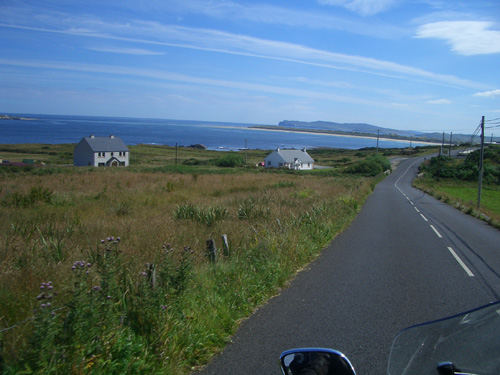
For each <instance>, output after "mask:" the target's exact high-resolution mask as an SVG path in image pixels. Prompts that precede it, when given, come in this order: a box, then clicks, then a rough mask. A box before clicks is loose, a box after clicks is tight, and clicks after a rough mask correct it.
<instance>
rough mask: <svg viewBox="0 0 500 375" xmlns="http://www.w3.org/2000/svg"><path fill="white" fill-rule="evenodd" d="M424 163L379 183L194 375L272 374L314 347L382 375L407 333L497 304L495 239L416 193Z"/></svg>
mask: <svg viewBox="0 0 500 375" xmlns="http://www.w3.org/2000/svg"><path fill="white" fill-rule="evenodd" d="M422 160H423V158H422V157H420V158H411V159H407V160H404V161H402V162H401V163H400V164H399V165H398V168H397V169H396V170H395V171H394V173H392V174H391V175H389V176H388V177H387V178H385V180H384V181H382V182H381V183H379V184H378V185H377V187H376V188H375V190H374V192H373V194H372V195H371V196H370V197H369V198H368V199H367V201H366V203H365V204H364V206H363V208H362V210H361V211H360V213H359V214H358V216H357V218H356V219H355V220H354V222H353V224H352V225H351V226H350V227H349V228H348V229H347V230H346V231H344V233H342V234H341V235H339V236H338V237H337V238H335V240H334V241H333V242H332V243H331V244H330V245H329V246H328V248H326V249H325V251H324V252H323V253H322V254H321V256H320V257H319V258H318V259H317V260H316V261H315V262H313V263H312V264H311V265H310V267H309V268H308V269H307V270H305V271H303V272H301V273H299V274H298V275H297V277H296V278H295V279H294V280H293V281H292V283H291V285H290V287H289V288H287V289H285V290H284V291H283V292H282V293H281V294H280V295H279V296H278V297H275V298H273V299H272V300H271V301H269V303H267V304H266V305H265V306H263V307H261V308H260V309H258V310H257V311H256V312H255V313H254V314H253V315H252V316H251V317H250V318H249V319H247V320H246V321H244V322H243V323H242V325H241V327H240V328H239V330H238V332H237V333H236V334H235V335H234V336H233V338H232V343H231V344H230V345H228V346H227V348H226V349H225V350H224V351H223V353H222V354H221V355H220V356H217V357H216V358H214V359H213V361H212V362H211V363H210V364H209V365H208V366H207V367H206V368H205V369H203V371H202V372H201V373H202V374H204V375H212V374H217V375H222V374H241V375H245V374H279V373H280V370H279V367H278V360H277V359H278V356H279V354H280V353H281V352H282V351H284V350H286V349H289V348H293V347H310V346H319V347H330V348H335V349H337V350H340V351H342V352H344V353H345V354H346V355H347V356H348V357H349V358H350V359H351V361H352V362H353V364H354V366H355V368H356V371H357V373H358V374H385V373H386V367H387V360H388V357H389V351H390V347H391V343H392V340H393V338H394V336H395V335H396V334H397V332H399V331H400V330H401V329H403V328H404V327H406V326H409V325H412V324H416V323H420V322H424V321H428V320H432V319H437V318H441V317H444V316H447V315H451V314H455V313H458V312H460V311H464V310H467V309H470V308H473V307H476V306H479V305H482V304H486V303H488V302H490V301H493V300H495V299H498V298H499V296H500V251H499V250H500V248H499V247H500V231H498V230H495V229H494V228H492V227H490V226H488V225H487V224H485V223H483V222H481V221H479V220H477V219H474V218H472V217H469V216H467V215H465V214H463V213H461V212H459V211H458V210H455V209H453V208H451V207H449V206H448V205H446V204H444V203H442V202H439V201H437V200H435V199H434V198H432V197H430V196H428V195H426V194H424V193H422V192H421V191H419V190H417V189H414V188H413V187H412V186H411V181H412V180H413V178H415V176H416V171H417V168H418V164H419V163H420V162H421V161H422ZM450 249H451V250H450Z"/></svg>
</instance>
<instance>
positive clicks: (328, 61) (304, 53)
mask: <svg viewBox="0 0 500 375" xmlns="http://www.w3.org/2000/svg"><path fill="white" fill-rule="evenodd" d="M37 19H38V24H37V25H31V24H29V25H16V24H8V23H0V27H11V28H20V29H25V30H33V31H43V32H50V33H60V34H67V35H75V36H81V37H89V38H99V39H108V40H118V41H121V42H127V41H128V42H134V43H142V44H144V45H157V46H161V45H163V46H170V47H179V48H188V49H196V50H204V51H211V52H218V53H224V54H232V55H241V56H251V57H257V58H262V59H268V60H281V61H287V62H294V63H297V64H305V65H312V66H319V67H323V68H328V69H337V70H349V71H356V72H363V73H368V74H375V75H382V76H386V77H392V78H398V79H405V80H408V79H412V80H418V81H426V82H428V83H432V84H440V85H444V86H453V87H466V88H474V89H487V88H488V87H485V85H484V84H479V83H477V82H473V81H470V80H465V79H461V78H459V77H455V76H452V75H447V74H439V73H433V72H430V71H427V70H423V69H419V68H414V67H411V66H407V65H401V64H398V63H394V62H390V61H384V60H379V59H373V58H369V57H363V56H355V55H347V54H342V53H337V52H332V51H326V50H320V49H315V48H311V47H307V46H304V45H300V44H295V43H288V42H281V41H276V40H269V39H262V38H256V37H251V36H246V35H241V34H234V33H229V32H224V31H219V30H213V29H203V28H192V27H183V26H177V25H169V24H162V23H158V22H153V21H133V22H128V23H126V24H121V23H109V22H105V21H103V20H101V19H97V18H96V19H93V18H83V17H82V18H75V17H72V16H71V17H70V19H65V18H64V17H60V15H57V17H56V16H51V15H44V16H43V17H42V16H41V17H39V18H37ZM40 20H42V21H40Z"/></svg>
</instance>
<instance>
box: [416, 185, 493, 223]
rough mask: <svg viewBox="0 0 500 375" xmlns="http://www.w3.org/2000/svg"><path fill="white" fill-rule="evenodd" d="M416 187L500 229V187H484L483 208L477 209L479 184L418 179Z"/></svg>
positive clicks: (482, 194) (482, 195)
mask: <svg viewBox="0 0 500 375" xmlns="http://www.w3.org/2000/svg"><path fill="white" fill-rule="evenodd" d="M414 185H415V187H418V188H419V189H421V190H424V191H426V192H427V193H429V194H431V195H433V196H435V197H436V198H438V199H440V200H442V201H444V202H446V203H448V204H450V205H452V206H455V207H456V208H458V209H460V210H462V211H464V212H466V213H468V214H470V215H473V216H476V217H480V218H482V219H485V220H487V221H488V222H490V224H492V225H494V226H496V227H497V228H500V187H499V186H498V185H492V184H490V185H484V186H483V189H482V193H481V207H480V208H478V207H477V201H478V183H477V182H468V181H457V180H454V179H441V180H440V181H439V182H437V181H436V180H434V179H430V178H421V179H417V180H415V182H414Z"/></svg>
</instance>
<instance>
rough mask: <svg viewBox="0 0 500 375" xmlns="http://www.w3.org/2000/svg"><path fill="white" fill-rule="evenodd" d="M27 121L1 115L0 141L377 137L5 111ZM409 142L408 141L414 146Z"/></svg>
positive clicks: (348, 140)
mask: <svg viewBox="0 0 500 375" xmlns="http://www.w3.org/2000/svg"><path fill="white" fill-rule="evenodd" d="M9 115H12V116H18V117H26V118H31V119H32V120H10V119H2V120H0V144H5V143H9V144H13V143H45V144H59V143H78V142H79V141H80V140H81V139H82V138H83V137H86V136H89V135H91V134H93V135H95V136H101V137H102V136H105V137H107V136H109V135H110V134H113V135H115V136H116V137H120V138H121V139H122V140H123V141H124V142H125V144H127V145H137V144H156V145H168V146H175V145H178V146H190V145H195V144H202V145H204V146H205V147H206V148H207V149H209V150H220V151H231V150H241V149H245V148H248V149H261V150H272V149H276V148H277V147H280V148H288V149H290V148H295V149H301V148H308V149H311V148H319V147H331V148H345V149H361V148H365V147H376V146H377V140H376V138H359V137H344V136H334V135H326V134H307V133H297V132H286V131H274V130H259V129H252V128H250V126H251V125H250V124H243V123H226V122H209V121H187V120H168V119H139V118H125V117H94V116H92V117H91V116H62V115H37V114H19V113H18V114H9ZM417 145H421V144H417V143H416V142H413V146H417ZM408 146H409V142H398V141H392V140H382V139H381V140H379V147H381V148H404V147H408Z"/></svg>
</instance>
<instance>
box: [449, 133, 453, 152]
mask: <svg viewBox="0 0 500 375" xmlns="http://www.w3.org/2000/svg"><path fill="white" fill-rule="evenodd" d="M452 138H453V132H451V133H450V151H449V152H448V156H449V157H450V158H451V139H452Z"/></svg>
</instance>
